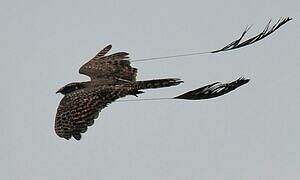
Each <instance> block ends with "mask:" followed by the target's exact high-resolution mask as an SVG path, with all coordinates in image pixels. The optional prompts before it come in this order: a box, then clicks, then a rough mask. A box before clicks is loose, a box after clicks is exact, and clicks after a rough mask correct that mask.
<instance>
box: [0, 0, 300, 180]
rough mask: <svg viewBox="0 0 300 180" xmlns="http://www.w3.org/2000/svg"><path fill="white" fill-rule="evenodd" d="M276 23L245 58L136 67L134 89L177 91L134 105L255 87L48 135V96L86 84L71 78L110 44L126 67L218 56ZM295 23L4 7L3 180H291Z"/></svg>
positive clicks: (247, 12) (233, 55)
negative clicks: (218, 84) (163, 84)
mask: <svg viewBox="0 0 300 180" xmlns="http://www.w3.org/2000/svg"><path fill="white" fill-rule="evenodd" d="M281 16H290V17H292V18H294V20H293V21H291V22H289V23H288V24H286V25H285V26H283V27H282V28H281V29H279V30H278V31H277V32H275V33H274V34H273V35H271V36H269V37H268V38H266V39H265V40H264V41H261V42H259V43H257V44H255V45H252V46H248V47H246V48H243V49H239V50H235V51H231V52H226V53H220V54H214V55H202V56H193V57H184V58H177V59H172V60H170V61H157V62H144V63H133V66H134V67H137V68H138V69H139V74H138V79H151V78H160V77H162V78H163V77H179V78H182V79H183V80H184V81H185V84H183V85H180V86H177V87H174V88H165V89H159V90H149V91H147V93H145V94H143V95H141V96H140V98H150V97H166V96H174V95H178V94H180V93H182V92H184V91H187V90H191V89H194V88H197V87H200V86H203V85H206V84H208V83H212V82H215V81H225V82H226V81H231V80H235V79H237V78H238V77H240V76H241V75H243V76H245V77H247V78H250V79H251V81H250V83H249V84H247V85H245V86H242V87H241V88H239V89H238V90H236V91H234V92H232V93H230V94H227V95H224V96H222V97H219V98H215V99H211V100H206V101H198V102H197V101H193V102H192V101H180V100H165V101H146V102H128V103H113V104H111V105H109V106H108V107H107V108H105V109H104V110H103V111H102V112H101V114H100V116H99V119H98V120H97V121H95V124H94V125H93V126H92V127H91V128H89V129H88V132H87V133H85V134H84V135H83V138H82V140H81V141H79V142H77V141H75V140H74V139H72V140H69V141H67V140H65V139H61V138H59V137H57V136H56V135H55V133H54V130H53V125H54V118H55V113H56V108H57V106H58V103H59V101H60V100H61V98H62V95H57V94H55V92H56V90H57V89H59V88H60V87H62V86H63V85H65V84H67V83H69V82H72V81H84V80H87V79H88V78H87V77H85V76H83V75H79V74H78V69H79V67H80V66H81V65H82V64H83V63H85V62H86V61H87V60H89V59H90V58H92V57H93V56H94V55H95V54H96V53H97V52H98V51H99V50H100V49H102V48H103V47H104V46H106V45H107V44H110V43H111V44H112V45H113V51H112V52H116V51H127V52H129V53H130V56H131V58H132V59H138V58H145V57H152V56H164V55H174V54H180V53H190V52H195V51H207V50H215V49H216V48H221V47H222V46H224V45H226V43H229V42H231V41H232V40H234V39H236V38H238V37H239V36H240V34H241V32H242V31H243V30H244V28H245V27H246V26H247V25H251V24H253V28H252V29H251V31H250V34H249V35H248V36H247V37H250V36H251V35H256V34H257V33H258V32H260V31H261V30H262V29H263V28H264V27H265V25H266V23H267V22H268V20H269V19H270V18H272V19H274V21H277V19H278V18H280V17H281ZM299 18H300V1H299V0H285V1H280V0H253V1H241V0H232V1H219V0H210V1H196V0H195V1H174V0H166V1H158V0H152V1H140V0H135V1H121V0H120V1H113V0H112V1H79V0H72V1H71V0H68V1H66V0H64V1H62V0H52V1H38V0H35V1H34V0H31V1H21V0H20V1H8V0H7V1H5V0H2V1H1V6H0V21H1V26H0V27H1V30H0V31H1V33H0V52H1V55H0V56H1V61H0V78H1V82H2V85H1V102H0V112H1V113H0V116H1V121H0V135H1V141H2V145H1V146H2V147H1V148H0V159H1V160H0V175H1V179H7V180H18V179H32V180H41V179H43V180H48V179H49V180H53V179H55V180H68V179H70V180H71V179H72V180H82V179H91V180H92V179H97V180H98V179H109V180H111V179H130V180H131V179H137V180H140V179H143V180H153V179H155V180H166V179H170V180H174V179H178V180H181V179H191V180H198V179H206V180H219V179H222V180H223V179H224V180H241V179H242V180H254V179H260V180H265V179H272V180H282V179H285V180H289V179H290V180H292V179H293V180H294V179H299V178H300V141H299V137H300V121H299V120H300V119H299V117H300V113H299V104H300V98H299V97H300V96H299V91H300V84H299V77H300V62H299V60H300V53H299V40H300V33H299V32H300V24H299V21H298V20H299ZM128 99H135V97H128Z"/></svg>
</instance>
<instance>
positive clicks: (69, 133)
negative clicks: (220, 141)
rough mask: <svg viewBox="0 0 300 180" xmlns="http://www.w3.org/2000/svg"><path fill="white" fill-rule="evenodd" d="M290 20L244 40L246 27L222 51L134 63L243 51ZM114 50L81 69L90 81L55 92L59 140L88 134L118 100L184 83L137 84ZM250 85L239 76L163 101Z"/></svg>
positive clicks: (134, 72)
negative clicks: (232, 79) (58, 99)
mask: <svg viewBox="0 0 300 180" xmlns="http://www.w3.org/2000/svg"><path fill="white" fill-rule="evenodd" d="M290 20H292V18H289V17H286V18H280V19H279V20H278V21H277V22H276V23H275V24H274V25H273V26H270V23H271V21H269V23H268V24H267V26H266V27H265V28H264V30H263V31H262V32H260V33H259V34H258V35H256V36H254V37H252V38H249V39H247V40H245V41H242V39H243V37H244V36H245V34H246V33H247V32H248V30H249V29H250V28H246V30H245V31H244V32H243V33H242V35H241V36H240V38H239V39H237V40H235V41H233V42H231V43H230V44H228V45H226V46H225V47H223V48H221V49H217V50H213V51H208V52H196V53H189V54H180V55H175V56H174V55H172V56H163V57H152V58H144V59H138V60H134V61H133V62H141V61H152V60H158V59H169V58H174V57H184V56H191V55H199V54H206V53H219V52H224V51H230V50H234V49H238V48H242V47H245V46H248V45H251V44H253V43H255V42H258V41H260V40H262V39H264V38H266V37H267V36H269V35H270V34H272V33H274V32H275V31H276V30H277V29H279V28H280V27H281V26H283V25H284V24H286V23H287V22H289V21H290ZM111 48H112V46H111V45H108V46H106V47H105V48H104V49H102V50H101V51H100V52H99V53H98V54H97V55H96V56H95V57H94V58H92V59H91V60H90V61H88V62H87V63H85V64H84V65H83V66H82V67H81V68H80V69H79V73H80V74H84V75H87V76H89V77H90V78H91V80H90V81H86V82H73V83H69V84H67V85H65V86H63V87H62V88H60V89H59V90H58V91H57V92H56V93H61V94H63V95H64V97H63V98H62V100H61V101H60V103H59V106H58V108H57V113H56V117H55V125H54V129H55V133H56V134H57V135H58V136H59V137H61V138H65V139H71V138H72V137H74V138H75V139H76V140H80V139H81V134H82V133H85V132H86V131H87V129H88V127H89V126H92V125H93V124H94V120H95V119H97V118H98V116H99V113H100V111H101V110H102V109H103V108H105V107H106V106H107V105H108V104H110V103H112V102H114V101H116V100H117V99H119V98H122V97H125V96H127V95H133V96H138V94H141V93H144V91H142V90H145V89H152V88H163V87H170V86H176V85H178V84H181V83H183V81H182V80H180V79H178V78H165V79H153V80H146V81H137V80H136V76H137V69H136V68H134V67H132V66H131V65H130V61H129V54H128V53H126V52H117V53H114V54H111V55H106V54H107V53H108V51H109V50H110V49H111ZM248 82H249V79H245V78H243V77H240V78H239V79H237V80H235V81H232V82H229V83H221V82H215V83H212V84H209V85H206V86H203V87H200V88H198V89H195V90H192V91H188V92H186V93H183V94H181V95H178V96H175V97H173V98H162V99H186V100H201V99H210V98H215V97H218V96H222V95H224V94H227V93H229V92H230V91H233V90H235V89H236V88H238V87H240V86H242V85H244V84H246V83H248ZM141 100H143V99H141ZM144 100H146V99H144ZM148 100H149V99H148Z"/></svg>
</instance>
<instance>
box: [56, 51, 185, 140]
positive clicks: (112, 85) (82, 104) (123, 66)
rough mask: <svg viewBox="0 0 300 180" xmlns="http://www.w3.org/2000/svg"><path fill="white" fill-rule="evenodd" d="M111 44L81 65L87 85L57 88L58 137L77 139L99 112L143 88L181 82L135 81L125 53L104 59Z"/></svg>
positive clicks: (174, 79) (134, 73)
mask: <svg viewBox="0 0 300 180" xmlns="http://www.w3.org/2000/svg"><path fill="white" fill-rule="evenodd" d="M110 48H111V45H109V46H107V47H105V48H104V49H103V50H101V51H100V52H99V53H98V54H97V55H96V56H95V57H94V58H93V59H91V60H90V61H89V62H87V63H86V64H84V65H83V66H82V67H81V68H80V69H79V73H81V74H85V75H88V76H89V77H90V78H91V80H90V81H87V82H73V83H70V84H67V85H66V86H64V87H62V88H60V89H59V90H58V91H57V93H61V94H63V95H65V96H64V97H63V99H62V100H61V101H60V103H59V106H58V108H57V113H56V118H55V125H54V126H55V127H54V129H55V132H56V134H57V135H58V136H59V137H62V138H65V139H70V138H71V137H72V136H73V137H74V138H75V139H77V140H80V139H81V133H84V132H86V131H87V128H88V126H91V125H93V124H94V120H95V119H97V118H98V115H99V112H100V111H101V110H102V109H103V108H105V107H106V106H107V105H108V104H109V103H111V102H113V101H115V100H117V99H119V98H122V97H125V96H127V95H134V96H137V95H138V94H141V93H143V91H141V90H142V89H150V88H161V87H169V86H174V85H178V84H180V83H182V82H183V81H181V80H180V79H177V78H167V79H154V80H148V81H136V74H137V69H136V68H133V67H131V66H130V62H129V61H128V53H125V52H119V53H115V54H112V55H109V56H104V55H105V54H106V53H107V52H108V51H109V50H110Z"/></svg>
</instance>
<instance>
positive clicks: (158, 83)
mask: <svg viewBox="0 0 300 180" xmlns="http://www.w3.org/2000/svg"><path fill="white" fill-rule="evenodd" d="M180 83H183V81H181V80H180V79H178V78H166V79H153V80H147V81H137V89H153V88H162V87H170V86H176V85H178V84H180Z"/></svg>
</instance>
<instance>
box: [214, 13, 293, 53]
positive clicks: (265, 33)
mask: <svg viewBox="0 0 300 180" xmlns="http://www.w3.org/2000/svg"><path fill="white" fill-rule="evenodd" d="M290 20H292V18H290V17H283V18H280V19H279V20H278V21H277V22H276V23H275V24H274V25H273V26H272V27H270V25H271V22H272V20H270V21H269V22H268V24H267V26H266V27H265V28H264V30H263V31H262V32H261V33H259V34H258V35H256V36H254V37H252V38H250V39H247V40H245V41H243V42H241V40H242V39H243V37H244V36H245V35H246V33H247V32H248V31H249V30H250V28H251V26H250V27H247V28H246V29H245V31H244V32H243V33H242V35H241V36H240V38H239V39H237V40H235V41H233V42H232V43H230V44H228V45H227V46H225V47H223V48H221V49H218V50H215V51H212V52H211V53H218V52H222V51H230V50H233V49H238V48H241V47H244V46H248V45H250V44H253V43H255V42H258V41H260V40H262V39H264V38H265V37H267V36H269V35H270V34H272V33H273V32H275V31H276V30H277V29H278V28H280V27H281V26H282V25H284V24H285V23H287V22H289V21H290Z"/></svg>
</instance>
